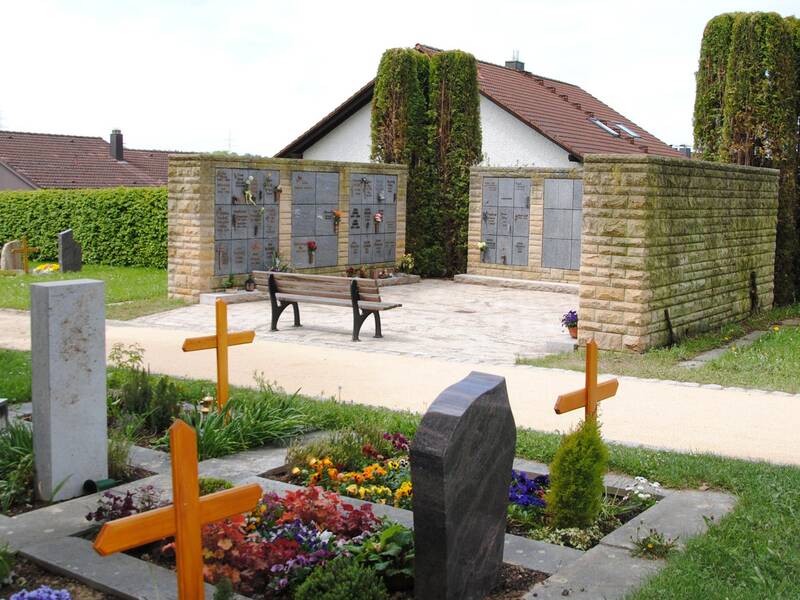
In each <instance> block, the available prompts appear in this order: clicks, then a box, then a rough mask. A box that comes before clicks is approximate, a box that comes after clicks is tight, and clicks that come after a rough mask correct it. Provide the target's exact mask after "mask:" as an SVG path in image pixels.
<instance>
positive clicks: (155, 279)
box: [0, 263, 183, 320]
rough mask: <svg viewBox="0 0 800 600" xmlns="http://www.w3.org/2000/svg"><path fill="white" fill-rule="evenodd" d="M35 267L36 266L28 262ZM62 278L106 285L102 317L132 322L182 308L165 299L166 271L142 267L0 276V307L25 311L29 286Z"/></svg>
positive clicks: (177, 302)
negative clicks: (144, 316)
mask: <svg viewBox="0 0 800 600" xmlns="http://www.w3.org/2000/svg"><path fill="white" fill-rule="evenodd" d="M32 264H34V266H35V264H36V263H32ZM63 279H101V280H103V281H105V283H106V318H108V319H121V320H127V319H133V318H135V317H139V316H142V315H148V314H152V313H156V312H161V311H164V310H169V309H171V308H176V307H178V306H182V305H183V302H181V301H180V300H169V299H168V298H167V272H166V270H164V269H151V268H145V267H109V266H105V265H84V267H83V270H82V271H80V272H78V273H64V274H61V273H59V274H54V275H33V274H30V275H5V274H4V275H2V276H0V308H15V309H17V310H28V308H29V307H30V293H29V291H28V286H29V285H30V284H31V283H43V282H45V281H59V280H63Z"/></svg>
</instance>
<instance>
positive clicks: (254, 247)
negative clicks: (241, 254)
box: [247, 240, 266, 272]
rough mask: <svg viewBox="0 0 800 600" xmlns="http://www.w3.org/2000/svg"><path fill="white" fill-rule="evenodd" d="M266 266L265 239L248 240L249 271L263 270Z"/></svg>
mask: <svg viewBox="0 0 800 600" xmlns="http://www.w3.org/2000/svg"><path fill="white" fill-rule="evenodd" d="M265 268H266V261H265V256H264V240H250V241H248V242H247V271H248V272H253V271H263V270H264V269H265Z"/></svg>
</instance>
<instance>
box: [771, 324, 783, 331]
mask: <svg viewBox="0 0 800 600" xmlns="http://www.w3.org/2000/svg"><path fill="white" fill-rule="evenodd" d="M780 329H781V328H780V327H778V326H777V325H774V326H773V327H772V331H780Z"/></svg>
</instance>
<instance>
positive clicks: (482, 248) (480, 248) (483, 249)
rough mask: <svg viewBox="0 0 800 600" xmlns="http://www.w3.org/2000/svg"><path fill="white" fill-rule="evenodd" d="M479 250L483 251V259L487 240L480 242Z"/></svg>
mask: <svg viewBox="0 0 800 600" xmlns="http://www.w3.org/2000/svg"><path fill="white" fill-rule="evenodd" d="M478 252H480V253H481V260H483V257H484V255H485V254H486V242H484V241H483V240H481V241H480V242H478Z"/></svg>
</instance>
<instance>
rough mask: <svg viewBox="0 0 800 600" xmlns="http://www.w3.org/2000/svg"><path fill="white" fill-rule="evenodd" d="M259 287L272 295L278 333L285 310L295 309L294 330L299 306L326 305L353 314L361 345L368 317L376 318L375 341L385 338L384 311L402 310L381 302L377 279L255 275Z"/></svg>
mask: <svg viewBox="0 0 800 600" xmlns="http://www.w3.org/2000/svg"><path fill="white" fill-rule="evenodd" d="M253 277H254V278H255V280H256V285H257V286H258V287H259V288H260V289H264V288H266V289H267V290H268V291H269V301H270V304H271V305H272V327H271V329H272V331H277V330H278V319H279V318H280V316H281V314H282V313H283V311H284V310H286V309H287V308H288V307H290V306H291V307H292V310H293V311H294V326H295V327H301V325H300V308H299V306H298V304H300V303H301V302H308V303H310V304H325V305H328V306H345V307H349V308H351V309H352V310H353V341H354V342H357V341H359V340H358V334H359V332H360V331H361V326H362V325H363V324H364V321H366V320H367V317H369V316H370V315H373V316H374V317H375V337H376V338H379V337H383V335H381V311H382V310H391V309H393V308H398V307H400V306H402V304H394V303H391V302H383V301H381V295H380V290H379V289H378V282H377V281H376V280H374V279H361V278H358V277H356V278H348V277H336V276H333V275H303V274H301V273H274V272H269V271H256V272H255V273H253Z"/></svg>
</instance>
